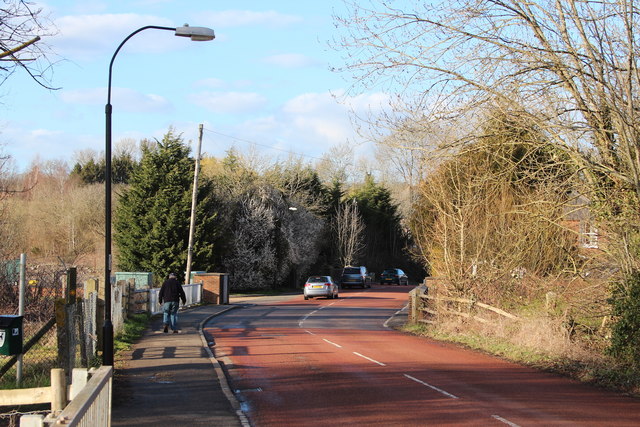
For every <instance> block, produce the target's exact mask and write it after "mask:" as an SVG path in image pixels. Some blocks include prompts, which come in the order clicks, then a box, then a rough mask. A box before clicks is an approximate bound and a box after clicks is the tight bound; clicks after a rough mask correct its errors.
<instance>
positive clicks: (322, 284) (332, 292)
mask: <svg viewBox="0 0 640 427" xmlns="http://www.w3.org/2000/svg"><path fill="white" fill-rule="evenodd" d="M313 297H327V298H338V285H337V284H335V283H334V282H333V280H332V279H331V276H311V277H309V278H308V279H307V281H306V282H305V284H304V299H305V300H308V299H309V298H313Z"/></svg>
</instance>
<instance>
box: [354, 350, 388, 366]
mask: <svg viewBox="0 0 640 427" xmlns="http://www.w3.org/2000/svg"><path fill="white" fill-rule="evenodd" d="M353 354H355V355H356V356H360V357H362V358H363V359H367V360H368V361H369V362H373V363H377V364H378V365H380V366H387V365H385V364H384V363H382V362H378V361H377V360H374V359H372V358H370V357H367V356H364V355H362V354H360V353H357V352H355V351H354V352H353Z"/></svg>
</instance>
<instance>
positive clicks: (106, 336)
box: [102, 24, 215, 366]
mask: <svg viewBox="0 0 640 427" xmlns="http://www.w3.org/2000/svg"><path fill="white" fill-rule="evenodd" d="M149 29H153V30H166V31H174V32H175V35H176V36H179V37H189V38H190V39H191V40H193V41H208V40H213V39H214V38H215V33H214V32H213V30H212V29H211V28H206V27H190V26H189V25H187V24H185V25H184V26H182V27H177V28H172V27H158V26H155V25H147V26H146V27H141V28H138V29H137V30H135V31H134V32H133V33H131V34H129V35H128V36H127V37H126V38H125V39H124V40H123V41H122V43H120V45H119V46H118V48H117V49H116V51H115V52H114V53H113V56H112V57H111V62H110V63H109V84H108V86H107V105H106V106H105V114H106V119H107V121H106V131H105V150H104V157H105V170H104V183H105V202H104V228H105V232H104V300H105V304H104V326H103V328H102V347H103V348H102V364H103V365H110V366H112V365H113V323H112V321H111V110H112V108H111V75H112V71H113V61H115V59H116V56H117V55H118V52H120V49H122V46H124V44H125V43H126V42H127V41H128V40H129V39H130V38H131V37H133V36H135V35H136V34H138V33H139V32H141V31H144V30H149Z"/></svg>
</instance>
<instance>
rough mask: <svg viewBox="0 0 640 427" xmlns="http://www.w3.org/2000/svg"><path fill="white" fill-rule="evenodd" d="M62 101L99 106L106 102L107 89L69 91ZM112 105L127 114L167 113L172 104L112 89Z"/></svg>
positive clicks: (161, 97)
mask: <svg viewBox="0 0 640 427" xmlns="http://www.w3.org/2000/svg"><path fill="white" fill-rule="evenodd" d="M60 97H61V99H62V100H63V101H64V102H66V103H69V104H80V105H99V104H104V103H105V102H106V99H107V96H106V93H105V89H101V88H100V89H83V90H69V91H64V92H62V93H61V94H60ZM111 103H112V104H114V105H117V106H118V107H117V108H118V110H122V111H127V112H135V113H140V112H166V111H169V110H170V109H171V107H172V106H171V103H170V102H169V101H168V100H167V99H166V98H165V97H163V96H160V95H155V94H144V93H140V92H138V91H135V90H132V89H126V88H111Z"/></svg>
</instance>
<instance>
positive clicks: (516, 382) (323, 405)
mask: <svg viewBox="0 0 640 427" xmlns="http://www.w3.org/2000/svg"><path fill="white" fill-rule="evenodd" d="M408 290H410V288H408V287H397V286H396V287H382V286H381V287H374V288H373V289H371V290H366V291H344V290H343V291H341V294H340V299H338V300H325V299H315V300H310V301H304V300H303V297H302V296H301V295H300V296H295V297H290V298H289V299H288V300H285V301H282V302H271V303H267V304H260V303H256V304H255V305H250V306H247V307H245V308H243V309H240V310H233V311H231V312H229V313H228V314H225V315H223V316H220V317H217V318H214V319H212V321H211V322H210V323H208V324H207V325H206V327H205V331H206V333H207V334H209V335H211V336H213V337H214V340H215V354H216V357H217V358H218V359H219V360H220V361H221V362H223V363H224V364H225V365H226V367H227V370H228V374H229V375H230V384H231V387H232V388H233V389H234V390H235V391H236V393H237V395H238V397H239V398H240V400H241V401H243V402H244V404H243V407H244V411H245V412H246V414H247V416H248V417H249V419H250V420H251V423H252V424H253V425H254V426H294V425H295V426H302V425H304V426H329V425H331V426H335V425H347V424H352V425H384V426H413V425H415V426H424V425H456V426H458V425H473V426H485V425H486V426H505V425H508V426H512V427H514V426H637V425H640V400H638V399H634V398H630V397H626V396H621V395H619V394H615V393H612V392H607V391H603V390H599V389H595V388H593V387H590V386H587V385H584V384H580V383H577V382H574V381H571V380H568V379H565V378H562V377H559V376H556V375H552V374H547V373H542V372H539V371H535V370H533V369H530V368H526V367H522V366H519V365H516V364H513V363H509V362H506V361H503V360H501V359H498V358H495V357H491V356H487V355H484V354H480V353H477V352H473V351H469V350H465V349H461V348H458V347H456V346H454V345H449V344H443V343H440V342H436V341H432V340H428V339H424V338H419V337H414V336H410V335H407V334H403V333H400V332H396V331H393V330H390V329H388V328H385V327H384V323H385V321H386V320H387V319H388V318H389V317H391V316H392V315H393V314H394V313H395V312H396V311H397V310H399V309H400V308H402V307H403V306H404V305H405V304H406V301H407V295H406V293H407V292H408Z"/></svg>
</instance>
